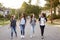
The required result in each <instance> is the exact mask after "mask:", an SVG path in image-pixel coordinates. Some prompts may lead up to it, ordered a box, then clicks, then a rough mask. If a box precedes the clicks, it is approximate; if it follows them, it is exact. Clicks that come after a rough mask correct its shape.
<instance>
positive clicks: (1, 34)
mask: <svg viewBox="0 0 60 40" xmlns="http://www.w3.org/2000/svg"><path fill="white" fill-rule="evenodd" d="M30 30H31V25H30V23H29V20H28V21H27V23H26V28H25V38H24V39H21V37H20V36H21V34H20V27H19V22H17V34H18V37H17V38H16V37H15V36H14V37H13V40H42V39H41V35H40V34H41V32H40V27H39V23H38V22H37V23H36V26H35V34H34V35H35V36H34V37H33V38H30ZM10 33H11V31H10V26H9V24H8V25H5V26H0V40H11V36H10ZM44 40H60V25H49V24H46V27H45V32H44Z"/></svg>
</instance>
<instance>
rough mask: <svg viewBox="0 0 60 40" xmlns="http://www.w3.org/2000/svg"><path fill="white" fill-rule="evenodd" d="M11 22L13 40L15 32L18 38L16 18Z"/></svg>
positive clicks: (12, 18) (13, 17)
mask: <svg viewBox="0 0 60 40" xmlns="http://www.w3.org/2000/svg"><path fill="white" fill-rule="evenodd" d="M10 22H11V24H10V26H11V38H13V32H15V35H16V37H17V32H16V19H15V16H11V20H10Z"/></svg>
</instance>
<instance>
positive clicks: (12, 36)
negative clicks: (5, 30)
mask: <svg viewBox="0 0 60 40" xmlns="http://www.w3.org/2000/svg"><path fill="white" fill-rule="evenodd" d="M11 37H13V27H11Z"/></svg>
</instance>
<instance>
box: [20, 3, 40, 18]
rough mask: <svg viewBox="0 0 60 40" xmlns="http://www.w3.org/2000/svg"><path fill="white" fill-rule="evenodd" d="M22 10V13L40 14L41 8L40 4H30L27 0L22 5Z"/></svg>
mask: <svg viewBox="0 0 60 40" xmlns="http://www.w3.org/2000/svg"><path fill="white" fill-rule="evenodd" d="M20 11H21V13H25V14H26V15H31V14H32V13H34V14H35V15H37V16H38V14H39V12H41V8H40V7H39V6H35V5H29V4H27V3H26V2H24V3H23V4H22V7H21V8H20ZM37 16H36V17H37Z"/></svg>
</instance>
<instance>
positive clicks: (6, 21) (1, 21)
mask: <svg viewBox="0 0 60 40" xmlns="http://www.w3.org/2000/svg"><path fill="white" fill-rule="evenodd" d="M9 23H10V22H9V20H0V25H6V24H9Z"/></svg>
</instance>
